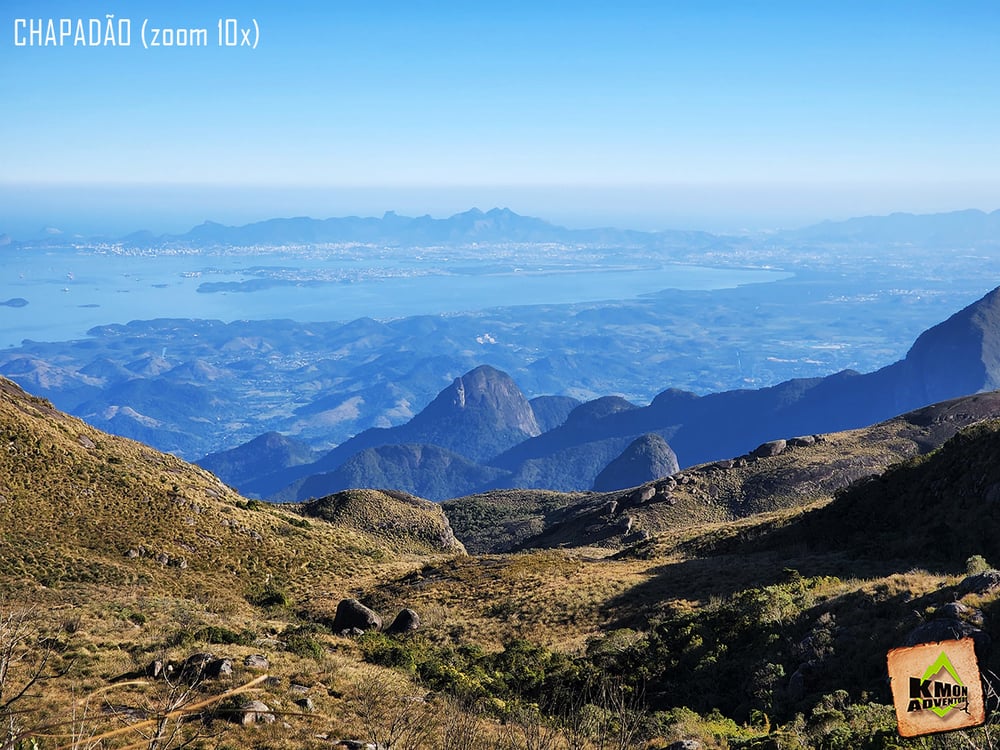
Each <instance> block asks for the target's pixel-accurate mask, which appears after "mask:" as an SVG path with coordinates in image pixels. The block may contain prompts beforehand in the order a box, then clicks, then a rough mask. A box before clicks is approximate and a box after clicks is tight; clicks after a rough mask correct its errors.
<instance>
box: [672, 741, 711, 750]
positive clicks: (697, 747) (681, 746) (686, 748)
mask: <svg viewBox="0 0 1000 750" xmlns="http://www.w3.org/2000/svg"><path fill="white" fill-rule="evenodd" d="M704 747H705V746H704V745H702V744H701V742H699V741H698V740H677V742H671V743H670V744H669V745H667V750H703V748H704Z"/></svg>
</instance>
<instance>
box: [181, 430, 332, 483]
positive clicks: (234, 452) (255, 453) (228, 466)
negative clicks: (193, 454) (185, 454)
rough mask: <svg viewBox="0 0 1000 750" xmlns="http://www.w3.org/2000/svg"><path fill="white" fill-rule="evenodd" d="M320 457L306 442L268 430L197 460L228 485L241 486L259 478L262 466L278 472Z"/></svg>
mask: <svg viewBox="0 0 1000 750" xmlns="http://www.w3.org/2000/svg"><path fill="white" fill-rule="evenodd" d="M316 458H317V456H316V452H315V451H314V450H313V449H312V448H310V447H309V446H308V445H306V444H305V443H303V442H300V441H298V440H294V439H292V438H289V437H287V436H285V435H281V434H279V433H277V432H267V433H264V434H263V435H260V436H259V437H256V438H254V439H253V440H251V441H250V442H248V443H244V444H243V445H239V446H237V447H236V448H231V449H230V450H227V451H219V452H218V453H211V454H209V455H207V456H205V457H204V458H202V459H199V460H198V462H197V463H198V465H199V466H201V467H202V468H204V469H208V470H209V471H210V472H212V473H213V474H215V475H216V476H217V477H219V478H220V479H221V480H222V481H224V482H225V483H226V484H229V485H231V486H233V487H239V486H241V485H245V484H248V483H250V482H251V481H253V480H254V479H256V478H258V477H259V476H260V473H261V467H267V469H268V471H269V472H270V471H278V470H281V469H287V468H290V467H292V466H301V465H302V464H308V463H312V462H313V461H315V460H316Z"/></svg>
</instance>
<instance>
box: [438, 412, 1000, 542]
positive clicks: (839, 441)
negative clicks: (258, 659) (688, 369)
mask: <svg viewBox="0 0 1000 750" xmlns="http://www.w3.org/2000/svg"><path fill="white" fill-rule="evenodd" d="M997 418H1000V392H991V393H983V394H978V395H975V396H967V397H965V398H959V399H953V400H951V401H946V402H942V403H940V404H934V405H932V406H928V407H924V408H922V409H918V410H916V411H913V412H908V413H907V414H903V415H901V416H899V417H894V418H893V419H890V420H887V421H885V422H882V423H879V424H876V425H873V426H871V427H865V428H860V429H857V430H847V431H843V432H833V433H825V434H818V435H805V436H797V437H796V436H788V437H787V438H783V439H780V440H777V441H771V442H768V443H765V444H761V445H760V446H758V447H757V448H755V449H754V450H752V451H750V452H748V453H745V454H743V455H740V456H734V457H733V458H730V459H725V460H722V461H716V462H712V463H708V464H702V465H700V466H695V467H691V468H688V469H684V470H682V471H679V472H676V473H674V474H673V475H672V476H669V477H664V478H661V479H658V480H655V481H652V482H646V483H644V484H642V485H640V486H637V487H633V488H629V489H626V490H620V491H612V492H604V493H593V492H592V493H584V494H580V493H577V494H563V493H551V492H541V491H537V490H506V491H497V492H491V493H488V494H487V495H477V496H473V497H469V498H457V499H455V500H451V501H449V502H446V503H445V504H444V508H445V512H446V513H447V514H448V517H449V519H451V521H452V523H453V526H454V528H455V532H456V534H457V535H458V537H459V538H460V539H462V540H463V541H469V542H470V543H471V548H473V549H475V550H477V551H507V550H510V549H519V548H521V549H523V548H530V547H566V546H569V547H581V546H588V545H593V544H599V545H601V546H610V547H612V548H615V547H621V546H624V545H628V544H634V543H636V542H639V541H642V540H644V539H647V538H649V536H650V535H655V534H659V533H661V532H667V531H674V530H677V529H683V528H687V527H691V526H695V525H698V524H702V523H712V522H716V523H717V522H726V521H732V520H736V519H740V518H746V517H748V516H752V515H754V514H759V513H768V512H772V511H776V510H781V509H786V508H794V507H799V506H805V505H809V504H811V503H813V502H816V501H818V500H822V499H825V498H829V497H831V496H832V495H833V494H834V493H836V492H837V491H839V490H841V489H843V488H845V487H847V486H849V485H851V484H852V483H854V482H857V481H859V480H862V479H865V478H867V477H872V476H876V475H878V474H880V473H881V472H883V471H884V470H885V469H886V468H887V467H889V466H891V465H893V464H895V463H898V462H900V461H904V460H907V459H910V458H912V457H914V456H919V455H923V454H926V453H928V452H930V451H932V450H934V449H936V448H938V447H940V446H941V445H942V444H944V443H945V442H946V441H947V440H949V439H950V438H951V437H953V436H954V435H955V434H956V433H957V432H958V431H959V430H961V429H963V428H965V427H968V426H970V425H973V424H976V423H978V422H981V421H983V420H989V419H997ZM492 498H496V501H495V503H494V502H491V499H492ZM512 499H516V501H515V502H512ZM487 508H488V509H489V510H488V516H487V517H489V518H490V519H491V522H492V524H493V526H494V527H495V528H496V534H497V536H496V538H495V544H494V543H493V542H491V540H490V539H489V538H488V536H487V535H486V534H485V533H484V530H483V529H482V524H481V522H480V520H479V519H478V516H480V515H483V514H485V513H487V510H486V509H487ZM472 509H481V510H476V511H473V510H472ZM528 521H530V523H529V522H528ZM998 557H1000V556H998Z"/></svg>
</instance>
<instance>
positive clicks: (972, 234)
mask: <svg viewBox="0 0 1000 750" xmlns="http://www.w3.org/2000/svg"><path fill="white" fill-rule="evenodd" d="M781 236H782V237H784V238H785V239H788V240H798V241H809V242H836V243H894V244H895V243H906V244H914V245H922V246H952V247H959V246H961V247H964V246H968V245H970V244H977V243H985V244H990V245H996V244H997V243H1000V210H997V211H993V212H992V213H985V212H983V211H978V210H976V209H969V210H965V211H950V212H948V213H937V214H909V213H894V214H890V215H889V216H863V217H857V218H853V219H848V220H846V221H824V222H822V223H820V224H815V225H813V226H809V227H805V228H803V229H798V230H795V231H791V232H783V233H782V235H781Z"/></svg>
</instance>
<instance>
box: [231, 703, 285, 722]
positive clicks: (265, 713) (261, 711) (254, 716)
mask: <svg viewBox="0 0 1000 750" xmlns="http://www.w3.org/2000/svg"><path fill="white" fill-rule="evenodd" d="M234 716H235V719H236V723H237V724H239V725H240V726H244V727H245V726H249V725H251V724H273V723H274V721H275V716H274V713H273V712H272V711H271V709H270V707H268V705H267V704H266V703H263V702H262V701H250V702H249V703H245V704H243V705H242V706H240V707H239V708H238V709H236V712H235V714H234Z"/></svg>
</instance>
